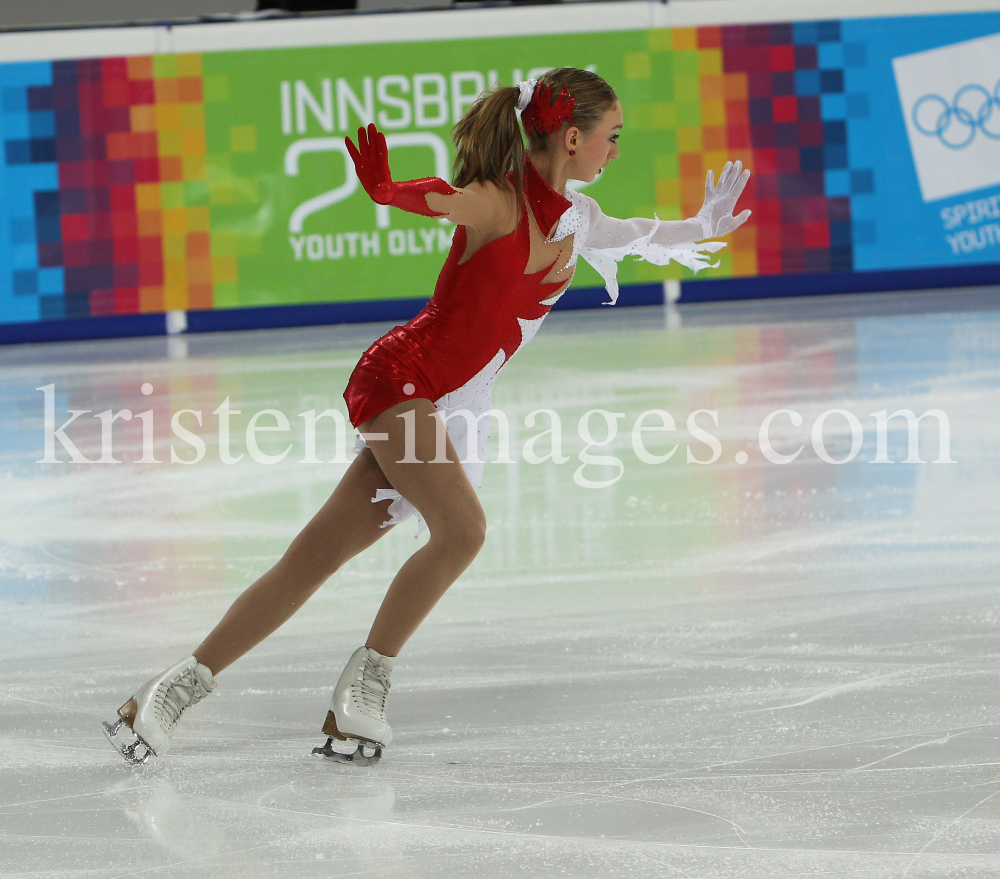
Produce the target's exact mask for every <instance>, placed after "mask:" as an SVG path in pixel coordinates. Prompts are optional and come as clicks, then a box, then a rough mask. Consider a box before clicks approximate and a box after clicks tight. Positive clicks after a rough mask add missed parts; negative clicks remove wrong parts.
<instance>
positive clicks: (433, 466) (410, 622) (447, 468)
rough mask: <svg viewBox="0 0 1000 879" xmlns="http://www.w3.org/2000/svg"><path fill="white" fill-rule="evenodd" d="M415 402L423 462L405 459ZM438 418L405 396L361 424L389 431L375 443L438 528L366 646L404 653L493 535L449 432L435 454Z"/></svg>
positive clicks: (387, 602)
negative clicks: (441, 452)
mask: <svg viewBox="0 0 1000 879" xmlns="http://www.w3.org/2000/svg"><path fill="white" fill-rule="evenodd" d="M410 410H413V411H414V417H413V421H414V423H415V430H414V439H415V444H414V451H415V457H416V458H417V460H418V461H419V462H421V463H401V459H402V458H404V457H405V451H406V450H405V445H404V443H405V433H404V425H405V422H404V419H403V418H400V417H397V416H399V415H401V414H402V413H404V412H407V411H410ZM439 425H440V416H439V415H437V410H436V409H435V408H434V404H433V403H431V401H430V400H425V399H413V400H407V401H406V402H404V403H399V404H397V405H396V406H393V407H392V408H391V409H387V410H386V411H385V412H382V413H381V414H379V415H376V416H375V417H374V418H372V419H370V420H369V421H368V422H366V423H365V424H364V425H362V431H363V432H364V433H369V432H371V433H385V434H387V435H388V438H387V439H385V440H375V439H372V438H369V439H368V445H369V446H370V448H371V450H372V452H373V453H374V455H375V459H376V460H377V461H378V464H379V466H380V467H381V468H382V472H383V473H384V474H385V475H386V477H387V478H388V479H389V481H390V482H391V483H392V485H393V488H395V489H396V490H397V491H398V492H399V493H400V494H401V495H402V496H403V497H405V498H406V499H407V500H408V501H409V502H410V503H411V504H413V505H414V506H415V507H416V508H417V509H418V510H419V511H420V514H421V515H422V516H423V517H424V521H425V522H426V523H427V527H428V528H429V529H430V532H431V536H430V539H429V540H428V541H427V543H426V544H425V545H424V546H423V547H421V548H420V549H418V550H417V551H416V552H415V553H414V554H413V555H412V556H410V558H409V559H407V561H406V563H405V564H404V565H403V567H402V568H400V569H399V572H398V573H397V574H396V576H395V578H394V579H393V581H392V583H391V585H390V586H389V591H388V592H387V593H386V596H385V599H384V600H383V602H382V606H381V608H380V609H379V612H378V615H377V616H376V617H375V622H374V624H373V625H372V629H371V632H370V633H369V635H368V641H367V642H366V646H367V647H371V648H372V649H374V650H377V651H378V652H379V653H381V654H383V655H384V656H396V655H398V654H399V651H400V649H401V648H402V647H403V645H404V644H405V643H406V641H407V640H408V639H409V637H410V635H412V634H413V633H414V631H416V629H417V626H419V625H420V623H421V622H422V621H423V619H424V617H426V616H427V614H428V613H430V611H431V608H433V607H434V605H435V604H436V603H437V601H438V599H439V598H440V597H441V596H442V595H444V593H445V591H446V590H447V589H448V587H449V586H451V584H452V583H454V582H455V580H457V579H458V577H459V575H460V574H461V573H462V572H463V571H464V570H465V569H466V568H467V567H468V566H469V565H470V564H471V563H472V560H473V559H474V558H475V557H476V555H477V554H478V553H479V550H480V549H481V548H482V545H483V541H484V540H485V538H486V517H485V515H484V513H483V508H482V506H481V505H480V503H479V499H478V498H477V497H476V491H475V489H474V488H473V487H472V483H470V482H469V478H468V476H466V474H465V471H464V470H463V469H462V465H461V463H460V462H459V459H458V455H457V453H456V452H455V448H454V446H453V445H452V444H451V440H450V439H447V435H445V439H446V441H447V442H446V455H447V458H448V461H447V462H441V463H435V462H433V459H434V458H435V457H436V441H437V433H438V426H439ZM209 668H211V666H209Z"/></svg>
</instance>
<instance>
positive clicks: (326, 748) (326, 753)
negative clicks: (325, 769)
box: [312, 736, 382, 766]
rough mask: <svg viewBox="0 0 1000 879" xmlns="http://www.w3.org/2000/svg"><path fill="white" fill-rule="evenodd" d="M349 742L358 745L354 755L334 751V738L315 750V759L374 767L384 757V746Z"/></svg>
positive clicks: (357, 741)
mask: <svg viewBox="0 0 1000 879" xmlns="http://www.w3.org/2000/svg"><path fill="white" fill-rule="evenodd" d="M348 742H349V743H350V744H353V745H357V748H356V749H355V750H354V752H353V753H350V754H342V753H341V752H340V751H335V750H333V737H332V736H331V737H330V738H328V739H327V740H326V744H325V745H323V747H322V748H313V749H312V752H313V756H314V757H326V758H327V759H328V760H333V761H334V762H336V763H350V764H351V765H352V766H374V765H375V764H376V763H378V761H379V760H380V759H381V757H382V746H381V745H376V744H374V743H372V742H362V741H360V740H358V739H348Z"/></svg>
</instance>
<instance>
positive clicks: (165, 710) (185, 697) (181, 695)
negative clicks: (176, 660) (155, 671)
mask: <svg viewBox="0 0 1000 879" xmlns="http://www.w3.org/2000/svg"><path fill="white" fill-rule="evenodd" d="M209 692H210V691H209V690H207V689H205V686H204V685H203V684H202V682H201V678H199V677H198V674H197V672H196V671H195V669H194V668H189V669H188V670H187V671H185V672H183V673H182V674H180V675H178V676H177V677H176V678H174V679H173V680H172V681H165V682H164V683H163V684H161V685H160V692H159V693H158V694H157V695H158V696H159V698H158V699H157V700H156V716H157V719H158V720H159V721H160V724H161V725H162V726H163V728H164V729H165V730H166V731H167V732H171V731H172V730H173V728H174V727H175V726H176V725H177V721H178V720H180V716H181V715H182V714H183V713H184V709H185V708H190V707H191V706H192V705H194V704H195V703H196V702H200V701H201V700H202V699H204V698H205V697H206V696H207V695H208V694H209Z"/></svg>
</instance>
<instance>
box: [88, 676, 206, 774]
mask: <svg viewBox="0 0 1000 879" xmlns="http://www.w3.org/2000/svg"><path fill="white" fill-rule="evenodd" d="M215 687H216V683H215V678H213V677H212V672H211V671H209V669H208V667H207V666H204V665H199V664H198V660H197V659H195V658H194V657H193V656H189V657H188V658H187V659H184V660H181V661H180V662H178V663H177V664H176V665H172V666H171V667H170V668H168V669H167V670H166V671H165V672H163V674H161V675H159V676H157V677H155V678H153V679H152V680H150V681H147V682H146V683H145V684H143V686H142V687H141V688H140V689H139V691H138V692H137V693H136V694H135V695H134V696H133V697H132V698H131V699H129V700H128V702H126V703H125V704H124V705H122V707H121V708H119V709H118V720H117V721H115V722H114V723H113V724H111V723H104V734H105V735H106V736H107V737H108V741H109V742H111V744H112V746H113V747H114V749H115V750H116V751H117V752H118V753H119V754H121V755H122V757H124V758H125V759H126V760H127V761H128V762H129V763H133V764H135V765H140V764H142V763H145V762H146V761H147V760H149V758H150V757H162V756H163V755H164V754H165V753H166V752H167V750H168V749H169V747H170V736H171V734H172V733H173V731H174V727H175V726H176V725H177V721H178V720H179V719H180V716H181V714H183V713H184V710H185V709H187V708H190V707H191V706H192V705H194V704H195V703H197V702H200V701H201V700H202V699H204V698H205V697H206V696H207V695H208V694H209V693H211V692H212V690H214V689H215Z"/></svg>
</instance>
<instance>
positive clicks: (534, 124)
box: [521, 83, 576, 135]
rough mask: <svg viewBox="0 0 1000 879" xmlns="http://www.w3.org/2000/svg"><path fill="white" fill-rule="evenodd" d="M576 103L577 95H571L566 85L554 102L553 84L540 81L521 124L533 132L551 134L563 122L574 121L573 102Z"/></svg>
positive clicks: (522, 115) (529, 132) (526, 129)
mask: <svg viewBox="0 0 1000 879" xmlns="http://www.w3.org/2000/svg"><path fill="white" fill-rule="evenodd" d="M575 103H576V96H575V95H574V96H572V97H570V96H569V95H568V94H567V92H566V86H563V87H562V91H561V92H559V96H558V97H557V98H556V99H555V101H554V102H553V100H552V85H551V83H546V84H545V85H542V84H541V83H539V84H538V85H536V86H535V93H534V94H533V95H532V96H531V102H530V103H529V104H528V106H527V108H526V109H525V110H524V112H523V113H522V114H521V124H522V125H524V130H525V131H527V132H528V134H531V133H532V131H534V132H535V134H538V135H542V134H551V133H552V132H553V131H556V130H558V129H559V127H560V126H561V125H562V124H563V122H570V123H572V122H573V104H575Z"/></svg>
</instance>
